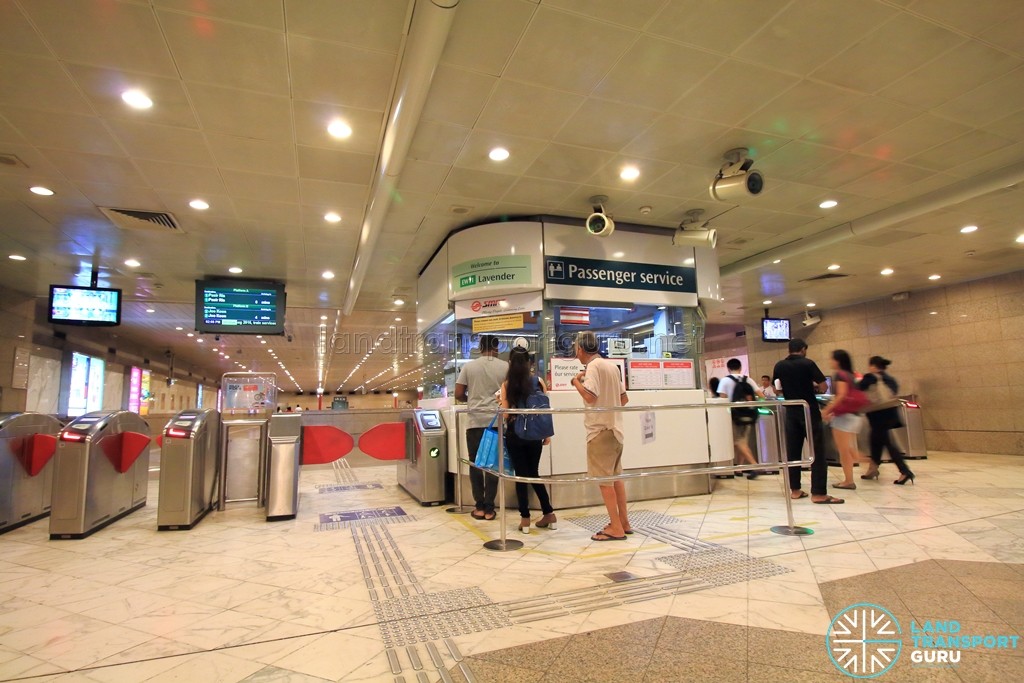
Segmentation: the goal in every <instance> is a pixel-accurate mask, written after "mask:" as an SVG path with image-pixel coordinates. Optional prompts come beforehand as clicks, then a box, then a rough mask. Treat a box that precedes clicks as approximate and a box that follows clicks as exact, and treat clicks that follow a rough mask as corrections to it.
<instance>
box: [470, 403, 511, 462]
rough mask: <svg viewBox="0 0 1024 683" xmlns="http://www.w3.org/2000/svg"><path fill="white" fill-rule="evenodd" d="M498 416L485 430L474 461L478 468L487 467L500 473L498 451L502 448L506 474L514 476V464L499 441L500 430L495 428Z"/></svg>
mask: <svg viewBox="0 0 1024 683" xmlns="http://www.w3.org/2000/svg"><path fill="white" fill-rule="evenodd" d="M497 419H498V418H497V416H495V417H494V419H493V420H491V424H489V425H487V428H486V429H484V435H483V436H482V437H481V438H480V446H479V447H478V448H477V449H476V459H475V460H474V461H473V462H474V464H475V465H476V466H477V467H485V468H487V469H489V470H494V471H495V472H497V471H498V449H499V448H501V455H502V457H503V458H504V460H505V472H506V473H507V474H513V472H512V463H511V462H510V461H509V459H508V451H507V450H506V449H505V448H504V447H502V445H501V442H500V440H499V439H498V430H497V428H496V427H495V426H494V423H495V421H496V420H497Z"/></svg>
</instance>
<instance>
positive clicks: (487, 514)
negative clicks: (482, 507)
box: [484, 510, 498, 522]
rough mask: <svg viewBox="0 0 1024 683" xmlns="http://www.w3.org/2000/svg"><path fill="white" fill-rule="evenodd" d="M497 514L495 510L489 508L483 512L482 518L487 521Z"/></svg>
mask: <svg viewBox="0 0 1024 683" xmlns="http://www.w3.org/2000/svg"><path fill="white" fill-rule="evenodd" d="M497 516H498V513H497V512H495V511H494V510H491V511H490V512H485V513H484V519H485V520H487V521H488V522H490V521H491V520H493V519H494V518H495V517H497Z"/></svg>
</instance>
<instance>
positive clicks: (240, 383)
mask: <svg viewBox="0 0 1024 683" xmlns="http://www.w3.org/2000/svg"><path fill="white" fill-rule="evenodd" d="M221 386H222V387H223V394H222V398H221V400H222V405H221V411H220V413H221V443H220V490H219V493H218V498H217V500H218V505H217V509H218V510H224V509H225V508H226V507H227V504H228V503H240V502H253V501H255V502H256V507H263V506H264V505H266V504H267V494H266V491H267V485H266V478H267V467H268V459H269V454H270V441H269V439H268V434H267V432H268V427H269V423H270V416H271V415H272V414H273V412H274V409H275V407H276V406H277V377H276V375H274V374H273V373H266V372H264V373H261V372H228V373H225V374H224V375H223V376H222V377H221Z"/></svg>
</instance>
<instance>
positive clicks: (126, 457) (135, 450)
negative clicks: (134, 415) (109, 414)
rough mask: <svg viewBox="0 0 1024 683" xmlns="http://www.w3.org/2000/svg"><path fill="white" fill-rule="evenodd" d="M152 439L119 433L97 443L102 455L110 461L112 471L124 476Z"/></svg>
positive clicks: (132, 433) (136, 434) (139, 435)
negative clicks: (112, 467)
mask: <svg viewBox="0 0 1024 683" xmlns="http://www.w3.org/2000/svg"><path fill="white" fill-rule="evenodd" d="M150 441H152V439H150V438H149V436H147V435H145V434H140V433H138V432H121V433H120V434H111V435H110V436H108V437H106V438H104V439H102V440H101V441H100V442H99V446H100V448H102V449H103V453H104V454H105V455H106V456H107V459H108V460H110V464H111V465H113V466H114V469H115V470H117V471H118V472H120V473H121V474H124V473H125V472H127V471H128V469H129V468H131V466H132V465H134V464H135V461H136V460H138V459H139V456H140V455H142V452H143V451H144V450H145V449H146V448H148V447H149V443H150Z"/></svg>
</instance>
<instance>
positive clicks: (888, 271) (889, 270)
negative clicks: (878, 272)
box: [882, 268, 896, 275]
mask: <svg viewBox="0 0 1024 683" xmlns="http://www.w3.org/2000/svg"><path fill="white" fill-rule="evenodd" d="M895 272H896V271H895V270H893V269H892V268H882V275H892V274H893V273H895Z"/></svg>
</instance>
